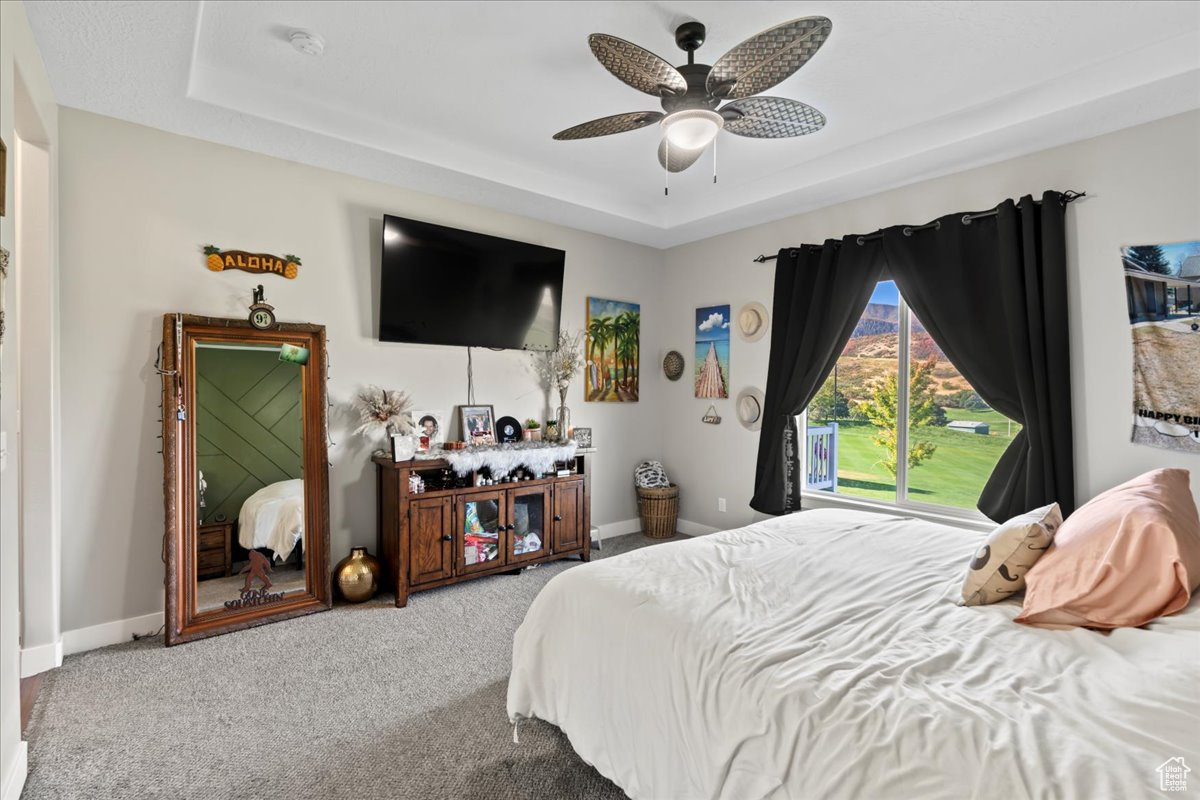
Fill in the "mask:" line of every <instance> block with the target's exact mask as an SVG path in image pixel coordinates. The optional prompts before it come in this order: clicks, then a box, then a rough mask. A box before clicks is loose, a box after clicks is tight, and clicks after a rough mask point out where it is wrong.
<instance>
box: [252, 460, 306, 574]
mask: <svg viewBox="0 0 1200 800" xmlns="http://www.w3.org/2000/svg"><path fill="white" fill-rule="evenodd" d="M303 542H304V481H303V479H301V478H296V479H294V480H290V481H279V482H278V483H270V484H267V485H266V486H264V487H263V488H261V489H259V490H258V491H257V492H255V493H254V494H252V495H250V496H249V497H247V498H246V502H244V503H242V510H241V511H240V512H238V543H239V544H240V545H241V546H242V547H245V548H246V549H247V550H252V549H254V548H256V547H269V548H271V549H272V550H274V551H275V557H276V558H277V559H279V560H280V561H287V558H288V556H289V555H291V553H292V550H293V549H294V548H295V547H296V545H297V544H299V545H300V546H301V547H303V546H304V545H303Z"/></svg>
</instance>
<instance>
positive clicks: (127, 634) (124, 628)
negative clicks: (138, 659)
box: [62, 611, 165, 656]
mask: <svg viewBox="0 0 1200 800" xmlns="http://www.w3.org/2000/svg"><path fill="white" fill-rule="evenodd" d="M164 620H165V617H164V615H163V612H162V611H159V612H157V613H154V614H143V615H142V616H140V617H130V618H129V619H119V620H116V621H114V622H102V623H101V624H99V625H91V626H89V627H87V628H76V629H75V630H73V631H63V636H62V648H63V654H64V655H68V656H69V655H74V654H75V653H82V652H84V651H87V650H95V649H96V648H97V647H108V646H109V645H110V644H121V643H122V642H128V641H129V640H131V639H132V638H133V635H134V634H135V633H136V634H139V635H140V634H147V635H149V634H153V633H155V632H156V631H157V630H158V629H159V628H161V627H162V626H163V622H164Z"/></svg>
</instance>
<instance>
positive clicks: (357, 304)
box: [60, 109, 662, 650]
mask: <svg viewBox="0 0 1200 800" xmlns="http://www.w3.org/2000/svg"><path fill="white" fill-rule="evenodd" d="M60 127H61V134H62V165H61V167H62V180H61V191H62V197H63V204H62V229H63V234H62V240H61V261H62V271H63V274H62V291H61V303H62V351H63V369H62V391H63V438H64V448H63V449H64V453H63V485H64V487H66V488H65V494H66V495H67V496H68V497H69V500H68V501H67V502H65V503H64V507H63V612H62V614H63V628H64V630H66V631H71V630H72V629H78V628H83V627H86V626H92V625H96V624H98V623H105V622H110V621H114V620H121V619H128V618H131V617H137V616H139V615H145V614H150V613H154V612H157V611H158V610H160V609H161V607H162V591H163V589H162V580H163V566H162V561H161V559H160V554H161V551H162V514H163V511H162V459H161V456H160V455H159V454H158V450H159V439H158V438H156V437H157V435H158V433H159V431H160V428H159V423H158V419H159V416H158V396H159V395H158V392H159V379H158V377H157V376H156V375H155V373H154V369H153V364H154V354H155V348H156V345H157V344H158V341H159V339H160V330H161V327H160V326H161V323H160V318H161V315H162V314H163V313H164V312H169V311H184V312H191V313H198V314H211V315H215V316H232V317H244V316H245V315H246V313H247V311H246V307H247V305H248V304H249V303H250V292H251V289H252V287H253V286H254V285H255V284H258V283H262V284H263V285H264V287H265V290H266V299H267V301H268V302H270V303H271V304H273V305H274V306H275V307H276V310H277V313H278V315H279V318H280V319H281V320H291V321H307V322H315V323H321V324H323V325H325V326H326V327H327V331H328V337H329V358H330V383H329V391H330V396H331V399H332V401H333V402H334V404H335V408H334V409H333V411H332V412H331V416H330V421H331V426H332V438H333V441H334V442H335V443H336V444H335V445H334V446H333V447H332V449H331V451H330V460H331V462H332V469H331V473H330V491H331V501H332V502H331V505H332V547H333V554H334V558H340V557H341V556H342V555H344V554H345V553H347V552H348V551H349V548H350V546H351V545H353V544H359V545H363V544H365V545H369V546H370V547H371V548H372V549H374V547H375V475H374V466H373V465H371V464H370V462H369V460H368V458H369V454H370V450H371V449H372V448H371V447H370V446H368V445H367V444H366V443H365V442H364V441H363V440H362V439H359V438H356V437H353V436H351V435H350V433H349V431H350V430H351V429H352V428H353V427H354V424H355V423H354V422H353V421H352V420H351V419H350V418H349V416H348V415H347V414H345V413H344V411H343V409H344V408H345V405H346V403H347V401H348V400H349V399H350V398H351V396H352V394H353V393H354V392H355V390H356V389H357V388H358V387H359V386H360V385H362V384H365V383H378V384H382V385H384V386H387V387H393V388H399V389H404V390H406V391H408V392H409V393H410V394H411V395H412V396H413V398H414V399H415V403H416V406H417V407H418V408H437V409H442V410H443V411H444V412H445V413H446V414H447V415H448V416H449V414H450V412H451V411H452V409H453V407H454V406H455V405H456V404H459V403H464V402H466V379H467V376H466V366H467V364H466V360H467V354H466V350H465V349H462V348H452V347H430V346H415V345H402V344H383V343H380V342H378V341H376V338H375V334H374V331H375V322H374V320H375V316H376V308H375V305H376V302H377V301H376V290H375V286H376V281H377V275H378V269H379V267H378V259H379V254H378V248H379V240H380V237H381V234H380V229H379V225H380V221H381V219H382V215H383V214H384V213H391V214H396V215H400V216H409V217H416V218H419V219H424V220H429V221H432V222H436V223H440V224H444V225H452V226H455V227H461V228H467V229H471V230H476V231H482V232H484V233H490V234H495V235H500V236H505V237H509V238H514V239H520V240H523V241H529V242H534V243H538V244H543V245H548V246H551V247H556V248H560V249H563V250H565V251H566V252H567V266H566V281H565V287H564V297H563V303H564V317H563V324H564V326H566V327H568V328H578V327H581V326H582V324H583V315H584V298H585V296H587V295H595V296H602V297H612V298H615V299H622V300H631V301H637V302H640V303H641V304H642V314H643V320H644V323H643V329H642V341H643V353H644V361H643V363H644V364H645V365H652V364H653V362H654V358H655V354H656V353H657V352H659V350H660V346H659V332H658V323H657V321H658V319H659V318H660V317H661V314H662V311H661V302H660V299H659V298H660V287H659V282H658V275H659V270H660V268H661V263H662V253H661V252H660V251H658V250H653V249H650V248H646V247H642V246H638V245H632V244H628V243H624V242H620V241H617V240H614V239H608V238H604V237H601V236H596V235H593V234H586V233H582V232H579V231H574V230H569V229H565V228H560V227H556V226H553V225H549V224H546V223H542V222H537V221H534V220H531V219H527V218H522V217H517V216H513V215H508V214H504V213H500V212H496V211H492V210H486V209H483V208H479V207H476V206H470V205H466V204H463V203H459V202H453V201H449V200H445V199H440V198H437V197H432V196H429V195H423V194H418V193H415V192H410V191H405V190H403V189H397V188H395V187H392V186H386V185H383V184H379V183H373V182H371V181H367V180H362V179H359V178H353V177H349V176H346V175H341V174H337V173H333V172H329V171H325V170H320V169H315V168H312V167H307V166H301V165H299V164H294V163H289V162H286V161H282V160H279V159H276V158H270V157H266V156H262V155H257V154H254V153H250V152H247V151H244V150H237V149H234V148H230V147H224V146H221V145H215V144H211V143H208V142H203V141H199V140H196V139H189V138H185V137H181V136H176V135H173V134H168V133H163V132H161V131H156V130H152V129H150V128H145V127H141V126H137V125H132V124H129V123H125V122H119V121H117V120H114V119H110V118H106V117H101V116H97V115H94V114H89V113H85V112H80V111H75V110H70V109H63V110H62V112H61V119H60ZM206 243H213V244H216V245H219V246H222V247H227V248H239V249H245V250H251V251H256V252H271V253H296V254H297V255H299V256H300V257H301V258H302V259H303V266H302V267H301V270H300V277H299V278H298V279H297V280H294V281H289V280H283V279H281V278H278V277H275V276H265V277H264V276H256V275H251V274H248V273H244V272H236V271H230V272H225V273H212V272H209V271H208V270H206V269H205V267H204V259H203V256H202V255H201V252H200V248H201V246H202V245H204V244H206ZM430 301H431V302H438V303H442V304H444V305H445V308H446V313H447V314H453V313H454V297H453V294H447V295H445V296H442V297H431V298H430ZM474 362H475V393H476V400H477V402H481V403H490V404H493V405H494V406H495V408H496V412H497V414H511V415H513V416H516V417H518V418H521V419H524V418H525V417H527V416H538V417H541V416H543V414H544V413H545V412H544V408H545V405H546V401H545V398H544V397H543V396H542V394H541V392H540V390H539V389H538V385H537V381H536V379H535V378H534V376H533V374H532V372H531V371H530V370H529V363H530V357H529V356H528V355H527V354H521V353H514V352H493V351H488V350H479V349H476V350H475V351H474ZM653 373H654V371H653V370H650V371H649V374H648V375H647V379H646V380H645V381H644V382H643V387H642V399H641V402H639V403H635V404H624V405H621V404H597V403H584V402H583V396H582V391H583V390H582V380H578V381H576V384H575V385H574V386H572V388H571V395H570V397H569V401H568V405H569V406H570V407H571V409H572V413H573V421H574V423H575V424H577V425H584V426H591V427H592V428H593V429H594V432H595V440H596V442H597V446H598V447H599V448H600V453H599V455H598V459H597V460H598V463H599V465H600V466H599V470H600V471H599V472H598V473H597V475H596V479H595V481H594V485H593V494H592V509H593V512H592V514H593V523H594V524H597V525H604V524H606V523H609V524H611V523H620V522H622V521H627V520H630V519H632V518H634V517H636V511H635V509H634V504H633V499H632V489H631V488H630V484H631V480H630V477H629V476H630V475H631V473H632V470H633V467H634V465H635V464H636V463H637V462H638V461H639V460H641V459H643V458H648V457H651V456H655V455H656V454H658V453H659V452H660V450H661V446H662V436H661V429H660V425H659V421H660V419H661V414H660V413H659V411H660V409H659V403H658V398H659V395H660V383H661V381H658V380H655V376H654V374H653ZM155 627H157V626H156V625H152V626H150V630H153V629H154V628H155ZM68 649H69V650H70V649H74V647H72V646H71V645H69V644H68Z"/></svg>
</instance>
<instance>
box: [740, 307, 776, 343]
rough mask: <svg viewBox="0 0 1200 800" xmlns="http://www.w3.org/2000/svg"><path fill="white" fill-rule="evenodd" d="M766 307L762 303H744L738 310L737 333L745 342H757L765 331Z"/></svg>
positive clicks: (767, 317)
mask: <svg viewBox="0 0 1200 800" xmlns="http://www.w3.org/2000/svg"><path fill="white" fill-rule="evenodd" d="M768 319H769V316H768V315H767V307H766V306H764V305H763V304H762V303H756V302H751V303H746V305H744V306H742V308H741V310H740V311H738V315H737V331H738V335H739V336H741V337H742V339H743V340H745V341H747V342H757V341H758V340H759V339H761V338H762V337H763V334H765V333H766V332H767V321H768Z"/></svg>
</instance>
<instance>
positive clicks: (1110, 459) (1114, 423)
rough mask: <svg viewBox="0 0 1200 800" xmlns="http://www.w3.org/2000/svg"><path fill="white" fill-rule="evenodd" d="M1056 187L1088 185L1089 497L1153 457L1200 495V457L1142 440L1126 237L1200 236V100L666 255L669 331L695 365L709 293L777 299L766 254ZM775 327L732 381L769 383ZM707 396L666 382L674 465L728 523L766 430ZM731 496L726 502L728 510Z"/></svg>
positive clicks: (1083, 373) (1084, 283)
mask: <svg viewBox="0 0 1200 800" xmlns="http://www.w3.org/2000/svg"><path fill="white" fill-rule="evenodd" d="M1045 189H1059V190H1066V189H1076V190H1086V191H1087V193H1088V198H1087V199H1085V200H1083V201H1081V202H1078V203H1075V204H1074V205H1072V206H1071V207H1070V209H1069V210H1068V212H1067V218H1068V229H1067V235H1068V239H1067V250H1068V261H1069V267H1068V268H1069V290H1070V313H1071V359H1072V365H1071V376H1070V380H1071V389H1072V394H1073V404H1074V415H1075V459H1076V486H1077V491H1078V497H1079V500H1080V501H1083V500H1086V499H1087V498H1089V497H1091V496H1093V495H1095V494H1096V493H1098V492H1100V491H1102V490H1104V489H1106V488H1108V487H1110V486H1112V485H1114V484H1116V483H1119V482H1121V481H1123V480H1126V479H1128V478H1130V477H1132V476H1134V475H1137V474H1139V473H1140V472H1143V471H1145V470H1149V469H1153V468H1155V467H1166V466H1176V467H1183V468H1186V469H1190V470H1191V471H1192V488H1193V491H1194V492H1196V494H1197V496H1198V497H1200V462H1198V461H1197V460H1196V459H1195V458H1189V457H1188V456H1187V455H1184V454H1179V453H1173V452H1169V451H1166V450H1159V449H1154V448H1150V447H1146V446H1144V445H1134V444H1132V443H1130V441H1129V436H1130V425H1131V421H1132V402H1133V400H1132V397H1133V395H1132V363H1133V351H1132V346H1131V344H1130V337H1129V327H1128V324H1127V319H1128V318H1127V315H1126V304H1125V286H1124V281H1123V280H1122V279H1121V274H1120V262H1119V260H1118V248H1119V247H1120V246H1121V245H1124V244H1148V243H1154V242H1176V241H1186V240H1189V239H1195V238H1197V237H1200V112H1190V113H1188V114H1183V115H1179V116H1176V117H1171V118H1168V119H1164V120H1160V121H1158V122H1152V123H1149V124H1147V125H1141V126H1138V127H1135V128H1129V129H1126V130H1123V131H1119V132H1116V133H1112V134H1108V135H1105V136H1101V137H1098V138H1095V139H1090V140H1087V141H1083V142H1077V143H1075V144H1070V145H1066V146H1063V147H1058V148H1054V149H1052V150H1046V151H1043V152H1040V153H1035V154H1033V155H1029V156H1025V157H1022V158H1017V159H1013V160H1011V161H1005V162H1001V163H998V164H993V165H991V166H987V167H981V168H979V169H973V170H970V171H967V172H962V173H959V174H956V175H950V176H947V177H944V178H938V179H935V180H929V181H925V182H922V183H918V184H914V185H912V186H907V187H904V188H901V189H896V190H894V191H889V192H884V193H882V194H877V195H874V196H871V197H865V198H862V199H859V200H854V201H851V202H848V203H842V204H840V205H837V206H832V207H830V208H825V209H821V210H819V211H814V212H812V213H809V214H803V215H800V216H796V217H791V218H788V219H784V220H779V221H777V222H771V223H767V224H764V225H759V226H756V227H753V228H747V229H745V230H741V231H736V232H734V233H730V234H726V235H723V236H718V237H714V238H712V239H707V240H704V241H700V242H695V243H692V244H688V245H683V246H680V247H676V248H674V249H672V250H670V251H668V252H667V254H666V275H665V276H664V283H665V284H666V285H667V286H670V287H671V291H670V292H668V293H667V295H666V298H667V304H666V307H665V311H664V313H665V314H666V316H665V317H664V319H663V320H662V330H663V332H664V344H665V345H666V346H668V347H673V348H676V349H678V350H679V351H680V352H682V353H684V355H685V357H686V358H687V360H688V368H687V369H686V370H685V371H684V374H685V375H690V374H691V367H692V364H691V361H692V355H691V334H690V331H691V326H692V324H693V314H694V309H695V308H696V307H697V306H701V305H709V304H715V303H731V304H732V305H733V309H734V312H735V313H736V310H737V308H738V307H739V306H740V305H741V304H743V303H745V302H748V301H750V300H758V301H760V302H762V303H764V304H765V305H766V306H767V308H770V307H771V291H772V280H773V276H774V262H768V263H766V264H754V263H752V262H751V260H750V259H752V258H753V257H754V256H757V255H758V254H759V253H767V254H773V253H775V252H776V251H778V250H779V249H780V248H781V247H786V246H789V245H795V244H801V243H805V242H821V241H823V240H825V239H827V238H830V237H834V238H837V237H840V236H842V235H844V234H848V233H860V232H861V233H867V232H870V231H873V230H876V229H878V228H882V227H886V226H889V225H895V224H900V223H923V222H926V221H928V220H930V219H933V218H935V217H938V216H941V215H943V214H947V213H952V212H954V211H958V210H982V209H987V208H990V207H992V206H994V205H995V204H996V203H997V202H998V201H1000V200H1002V199H1004V198H1006V197H1018V196H1020V195H1023V194H1030V193H1032V194H1034V195H1035V196H1036V195H1038V194H1040V193H1041V192H1042V191H1043V190H1045ZM769 338H770V337H769V336H767V337H764V338H763V339H762V340H760V341H758V342H756V343H751V344H748V343H746V342H744V341H742V340H741V339H739V338H738V337H737V336H736V334H735V335H734V336H733V341H732V343H731V354H730V362H731V363H730V382H731V384H732V394H733V395H734V396H736V393H737V392H738V391H739V390H740V389H741V388H742V387H744V386H746V385H755V386H758V387H759V388H763V386H764V383H765V380H766V373H767V357H768V353H769V351H770V342H769ZM708 403H709V401H707V400H697V399H695V398H693V397H692V387H691V385H690V384H689V382H688V381H687V380H686V379H684V380H680V381H678V382H677V383H674V384H670V385H669V386H668V387H667V389H666V391H665V395H664V409H665V411H666V414H665V415H664V418H663V425H664V432H665V442H666V466H667V468H668V470H669V471H670V474H671V475H672V478H673V479H674V480H677V481H678V482H679V484H680V485H681V487H682V491H681V501H680V502H681V515H682V516H683V517H684V518H685V519H687V520H690V521H693V522H696V523H700V524H703V525H709V526H713V527H718V528H729V527H735V526H737V525H741V524H745V523H747V522H749V521H750V520H751V519H753V517H754V515H753V512H752V511H751V510H750V508H749V506H748V503H749V501H750V497H751V495H752V494H753V489H754V465H755V456H756V453H757V444H758V435H757V434H754V433H750V432H748V431H746V430H745V429H744V428H742V427H741V425H739V424H738V422H737V420H736V419H735V416H734V411H733V401H732V400H727V401H718V403H717V409H718V412H719V413H720V414H721V415H722V416H723V417H724V421H723V422H722V423H721V424H720V425H717V426H712V425H705V424H703V423H701V422H700V417H701V415H703V413H704V411H705V409H706V408H707V407H708ZM718 497H725V498H727V501H728V505H727V508H728V512H727V513H724V514H722V513H720V512H718V511H717V498H718Z"/></svg>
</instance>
